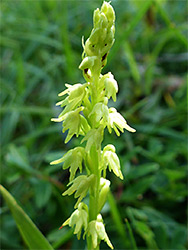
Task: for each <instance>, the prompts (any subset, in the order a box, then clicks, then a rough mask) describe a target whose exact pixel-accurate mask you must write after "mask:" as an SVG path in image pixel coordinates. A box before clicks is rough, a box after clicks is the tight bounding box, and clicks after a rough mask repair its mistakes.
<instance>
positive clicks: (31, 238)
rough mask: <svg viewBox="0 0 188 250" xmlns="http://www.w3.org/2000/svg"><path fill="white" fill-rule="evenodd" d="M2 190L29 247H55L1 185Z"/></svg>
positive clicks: (45, 248) (0, 190)
mask: <svg viewBox="0 0 188 250" xmlns="http://www.w3.org/2000/svg"><path fill="white" fill-rule="evenodd" d="M0 192H1V194H2V196H3V198H4V199H5V201H6V202H7V205H8V207H9V209H10V211H11V213H12V215H13V217H14V219H15V221H16V224H17V227H18V229H19V231H20V233H21V235H22V237H23V239H24V241H25V243H26V244H27V246H28V248H29V249H44V250H48V249H51V250H52V249H53V248H52V246H51V245H50V244H49V242H48V241H47V239H46V238H45V237H44V236H43V235H42V233H41V232H40V231H39V230H38V228H37V227H36V226H35V224H34V223H33V222H32V220H31V219H30V218H29V217H28V215H27V214H26V213H25V212H24V211H23V209H22V208H21V207H20V206H19V205H18V204H17V202H16V200H15V199H14V198H13V197H12V195H11V194H10V193H9V192H8V191H7V190H6V189H5V188H4V187H3V186H2V185H0Z"/></svg>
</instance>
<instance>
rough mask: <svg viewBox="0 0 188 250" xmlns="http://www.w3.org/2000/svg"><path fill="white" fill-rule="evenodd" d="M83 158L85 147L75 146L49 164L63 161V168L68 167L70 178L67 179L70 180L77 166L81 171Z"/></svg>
mask: <svg viewBox="0 0 188 250" xmlns="http://www.w3.org/2000/svg"><path fill="white" fill-rule="evenodd" d="M84 158H85V149H84V148H83V147H76V148H74V149H71V150H69V151H68V152H67V153H66V154H65V155H64V156H63V157H62V158H60V159H58V160H56V161H53V162H51V163H50V164H51V165H54V164H59V163H62V162H64V164H63V169H67V168H69V167H70V169H69V171H70V178H69V181H72V180H73V179H74V177H75V174H76V171H77V169H78V168H79V169H80V172H82V162H83V161H84Z"/></svg>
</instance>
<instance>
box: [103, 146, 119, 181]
mask: <svg viewBox="0 0 188 250" xmlns="http://www.w3.org/2000/svg"><path fill="white" fill-rule="evenodd" d="M115 152H116V149H115V147H114V145H110V144H109V145H107V146H106V147H104V149H103V153H102V162H103V167H104V169H106V168H107V166H108V167H109V170H110V171H111V170H112V171H113V172H114V174H115V175H116V176H117V177H119V178H120V179H122V180H123V175H122V172H121V167H120V162H119V158H118V156H117V154H116V153H115Z"/></svg>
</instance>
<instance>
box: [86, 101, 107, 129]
mask: <svg viewBox="0 0 188 250" xmlns="http://www.w3.org/2000/svg"><path fill="white" fill-rule="evenodd" d="M90 116H91V117H92V118H93V122H94V123H95V124H96V126H97V123H98V122H99V121H100V120H101V119H103V122H104V125H105V124H108V122H109V111H108V107H107V106H106V105H105V104H104V103H101V102H99V103H96V104H95V106H94V107H93V110H92V111H91V113H90V114H89V117H90Z"/></svg>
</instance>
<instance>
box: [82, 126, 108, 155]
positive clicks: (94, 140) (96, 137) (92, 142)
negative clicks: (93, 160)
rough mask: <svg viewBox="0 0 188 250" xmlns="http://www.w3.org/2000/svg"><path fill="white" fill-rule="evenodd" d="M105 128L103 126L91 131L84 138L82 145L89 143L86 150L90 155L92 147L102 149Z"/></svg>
mask: <svg viewBox="0 0 188 250" xmlns="http://www.w3.org/2000/svg"><path fill="white" fill-rule="evenodd" d="M103 134H104V127H103V126H102V125H100V126H99V128H97V129H91V130H90V131H89V132H88V133H87V134H86V136H85V137H84V138H83V140H82V141H81V143H83V142H84V141H87V143H86V147H85V150H86V152H87V153H88V152H89V151H90V149H91V147H92V146H95V148H96V150H98V149H100V146H101V142H102V140H103Z"/></svg>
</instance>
